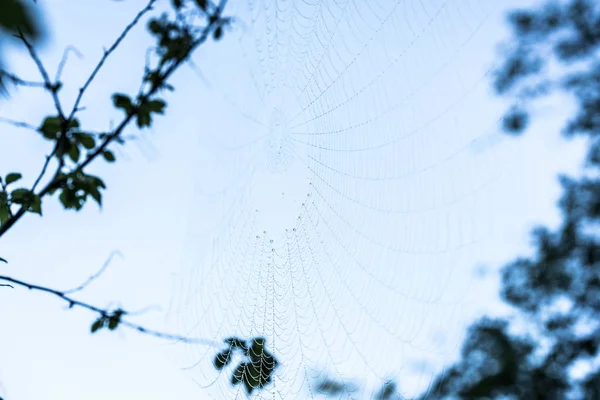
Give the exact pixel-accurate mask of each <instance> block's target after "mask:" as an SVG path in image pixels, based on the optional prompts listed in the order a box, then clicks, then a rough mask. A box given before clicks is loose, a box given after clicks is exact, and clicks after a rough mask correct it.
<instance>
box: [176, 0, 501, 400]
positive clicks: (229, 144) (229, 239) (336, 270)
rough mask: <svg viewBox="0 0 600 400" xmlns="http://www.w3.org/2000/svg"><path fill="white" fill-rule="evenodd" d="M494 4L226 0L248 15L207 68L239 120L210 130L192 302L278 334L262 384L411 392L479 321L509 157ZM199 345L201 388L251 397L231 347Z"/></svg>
mask: <svg viewBox="0 0 600 400" xmlns="http://www.w3.org/2000/svg"><path fill="white" fill-rule="evenodd" d="M488 3H491V2H481V1H476V0H465V1H460V2H448V1H441V0H432V1H406V0H405V1H400V0H399V1H393V0H376V1H371V0H370V1H360V0H339V1H333V0H332V1H329V0H312V1H309V0H254V1H251V0H247V1H246V0H240V1H236V2H231V3H230V6H231V8H230V9H229V12H230V14H232V15H235V16H236V17H238V18H239V20H240V21H241V22H240V21H238V25H237V26H238V27H239V26H241V28H240V29H238V30H236V31H234V32H232V33H230V34H228V35H226V38H225V39H224V41H222V42H220V43H219V44H218V45H217V46H216V47H215V49H214V54H213V53H211V54H210V57H207V58H209V59H210V61H211V62H210V63H207V64H208V65H205V66H203V69H202V73H203V75H204V76H205V77H206V79H207V80H208V81H209V82H210V83H211V85H212V86H213V87H214V89H215V93H218V96H215V98H214V99H211V102H212V103H213V104H212V105H211V107H212V109H211V110H209V112H210V113H214V115H220V116H223V117H222V118H218V121H217V122H214V123H213V125H210V123H207V124H208V125H204V126H203V128H202V131H203V132H202V135H204V136H203V137H204V139H201V141H202V143H201V145H200V150H199V157H198V165H197V171H198V172H197V173H198V180H197V188H198V189H197V199H196V201H195V203H196V204H197V210H198V211H197V212H196V214H193V215H191V216H190V223H191V224H192V225H194V226H197V227H198V232H195V233H193V234H190V236H189V243H187V245H188V248H189V249H188V250H189V251H188V257H189V262H188V263H187V265H188V267H189V271H188V274H187V275H186V280H185V287H184V288H183V291H182V294H181V297H182V301H181V304H180V307H179V308H180V309H181V311H182V313H183V314H184V315H185V317H183V318H182V320H183V321H184V325H185V327H186V329H187V332H189V333H190V334H194V335H195V336H203V337H212V338H215V339H217V340H221V339H223V338H225V337H229V336H238V337H240V338H252V337H259V336H260V337H264V338H266V340H267V347H268V348H269V349H270V350H271V351H272V352H273V354H274V355H275V356H276V357H277V359H278V360H279V362H280V366H279V367H278V368H277V369H276V371H275V374H274V378H273V383H271V384H270V385H268V386H267V387H265V388H264V389H263V390H260V391H256V394H255V396H257V397H258V398H267V399H291V398H316V397H319V396H320V395H319V392H318V390H317V385H316V382H317V381H318V380H319V379H322V378H324V377H326V376H328V377H333V378H335V379H336V380H342V381H343V380H348V379H360V380H361V385H358V386H357V387H354V388H351V387H350V386H348V387H347V389H348V390H350V391H351V392H352V393H351V394H350V396H351V397H352V398H357V399H362V398H371V397H373V395H374V393H375V391H374V389H373V388H375V387H377V386H380V385H381V384H382V383H383V382H385V381H387V380H388V379H389V378H396V379H397V381H398V383H399V386H398V393H397V394H398V395H401V396H405V397H410V396H413V395H416V394H417V393H420V392H421V391H422V390H425V389H426V388H427V385H428V384H429V382H430V381H431V379H432V377H433V376H434V375H435V374H436V373H439V372H440V369H439V368H438V367H436V368H433V369H428V368H416V367H415V360H421V361H423V360H428V362H431V363H433V364H435V363H436V361H435V360H438V359H440V357H443V356H444V354H446V352H448V351H449V350H448V346H449V347H452V345H454V346H455V345H457V343H453V344H450V345H448V344H446V347H443V346H442V345H441V344H440V343H439V340H438V339H439V338H438V339H436V337H437V336H439V335H440V333H446V334H449V332H448V331H449V330H450V327H452V326H456V325H457V324H458V325H460V323H461V322H460V321H461V320H460V318H461V317H463V316H464V315H466V311H465V312H463V311H464V310H463V309H464V307H465V302H464V301H463V300H464V298H465V295H466V294H467V293H468V292H469V290H470V285H471V275H470V272H471V270H470V268H471V267H472V265H468V264H467V263H470V262H472V255H473V254H474V253H476V246H477V244H478V243H479V242H480V241H481V240H483V239H485V237H486V235H488V233H489V232H490V229H491V226H492V223H493V221H492V219H493V218H492V217H493V213H492V210H491V209H490V207H491V204H493V202H492V201H491V200H492V199H491V197H493V186H494V184H495V182H496V181H497V180H498V179H499V177H500V176H501V175H502V174H503V172H504V166H506V165H507V164H508V163H509V161H508V157H509V156H510V155H507V154H503V153H502V152H500V151H496V149H495V148H494V147H492V148H486V147H485V145H483V146H482V145H481V144H482V143H484V144H485V141H486V140H487V138H489V137H490V135H494V134H496V133H497V126H498V118H499V113H498V112H496V111H490V110H489V109H486V108H483V107H481V108H480V107H479V106H480V105H481V102H482V101H483V100H482V99H484V100H485V98H486V96H487V95H488V93H487V92H488V90H489V89H488V87H489V76H488V72H489V70H486V69H485V68H482V67H481V64H477V65H475V66H473V60H474V59H477V52H478V51H479V50H480V49H481V48H483V47H484V46H489V45H490V43H489V42H486V43H482V42H481V40H479V39H481V38H482V37H485V32H484V31H485V26H486V23H487V20H488V16H489V15H490V13H491V12H492V10H491V7H492V6H491V5H490V4H488ZM478 40H479V41H478ZM219 96H220V97H219ZM205 111H206V110H205ZM207 137H208V139H207ZM482 148H483V150H482ZM436 335H437V336H436ZM189 356H190V360H192V362H191V363H190V367H189V370H190V371H191V373H192V376H193V378H194V379H195V380H196V382H197V383H198V385H200V386H201V387H202V388H204V389H203V393H209V395H210V396H211V397H213V398H219V399H221V398H243V397H245V393H244V388H243V385H237V386H232V385H231V384H230V376H231V370H230V369H227V368H226V369H224V370H222V371H217V370H215V368H214V367H213V358H214V356H215V349H199V348H196V347H193V348H190V349H189Z"/></svg>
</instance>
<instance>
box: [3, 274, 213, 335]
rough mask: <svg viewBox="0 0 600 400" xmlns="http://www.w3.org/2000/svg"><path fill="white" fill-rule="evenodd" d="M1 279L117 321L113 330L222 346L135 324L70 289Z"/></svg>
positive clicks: (100, 318)
mask: <svg viewBox="0 0 600 400" xmlns="http://www.w3.org/2000/svg"><path fill="white" fill-rule="evenodd" d="M96 275H97V274H96ZM96 275H95V276H96ZM0 281H4V282H10V283H12V284H13V285H15V286H21V287H25V288H27V289H29V290H35V291H39V292H43V293H47V294H51V295H53V296H55V297H58V298H59V299H61V300H63V301H65V302H66V303H68V305H69V308H73V307H80V308H83V309H86V310H89V311H91V312H93V313H96V314H97V315H98V316H99V320H106V321H108V322H110V321H116V325H115V327H114V328H110V326H109V328H110V329H111V330H113V329H115V328H116V327H117V326H120V325H122V326H125V327H127V328H129V329H132V330H134V331H137V332H139V333H142V334H145V335H149V336H154V337H156V338H160V339H166V340H172V341H175V342H180V343H188V344H200V345H205V346H211V347H219V346H221V343H220V342H217V341H214V340H211V339H204V338H194V337H189V336H184V335H178V334H173V333H167V332H161V331H157V330H154V329H150V328H146V327H144V326H142V325H138V324H135V323H133V322H130V321H127V320H125V319H123V318H122V316H124V315H127V314H129V313H128V312H127V311H125V310H122V309H115V310H110V309H104V308H100V307H97V306H94V305H92V304H89V303H86V302H83V301H81V300H77V299H74V298H73V297H70V296H68V295H67V294H66V293H68V292H69V291H60V290H56V289H52V288H49V287H45V286H41V285H36V284H33V283H28V282H24V281H21V280H18V279H15V278H11V277H9V276H2V275H0ZM88 282H89V280H88ZM0 286H10V287H13V286H12V285H10V284H0Z"/></svg>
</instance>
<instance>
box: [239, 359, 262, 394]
mask: <svg viewBox="0 0 600 400" xmlns="http://www.w3.org/2000/svg"><path fill="white" fill-rule="evenodd" d="M264 383H265V382H264V381H263V379H262V376H261V371H260V370H259V369H258V366H257V365H255V364H254V363H250V364H247V367H246V371H245V374H244V386H245V387H246V392H248V394H252V392H253V391H254V389H259V388H262V387H263V386H264Z"/></svg>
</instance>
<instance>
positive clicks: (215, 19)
mask: <svg viewBox="0 0 600 400" xmlns="http://www.w3.org/2000/svg"><path fill="white" fill-rule="evenodd" d="M153 3H154V1H151V2H150V3H149V4H153ZM226 4H227V0H221V1H220V2H219V5H218V6H217V7H216V9H215V12H214V13H213V14H212V16H211V17H210V18H209V21H210V22H209V24H208V25H207V26H206V27H205V28H204V31H203V32H202V34H201V35H200V37H199V38H198V39H196V40H195V41H194V42H193V43H192V44H191V46H190V48H189V49H188V50H187V52H186V53H185V54H184V55H183V57H181V58H180V59H178V60H177V61H176V62H174V63H173V64H171V65H170V66H169V67H168V68H167V69H166V71H165V72H164V73H163V74H162V76H161V78H160V80H158V81H155V82H154V83H153V84H152V86H151V87H150V89H149V90H148V92H147V93H146V94H145V95H143V96H141V97H140V102H142V101H145V100H147V99H149V98H150V97H152V96H153V95H154V94H155V93H156V92H157V91H158V90H159V89H160V88H161V84H162V83H164V82H166V81H167V80H168V79H169V77H170V76H171V75H172V74H173V72H175V70H177V68H179V67H180V66H181V64H183V63H184V62H186V61H187V60H188V58H189V57H190V54H191V53H192V52H193V51H194V50H195V49H196V48H197V47H198V46H199V45H201V44H202V43H204V42H205V41H206V40H207V39H208V37H209V35H210V34H211V32H212V31H213V29H214V28H215V26H217V25H218V24H219V23H220V18H221V13H222V12H223V9H224V7H225V5H226ZM32 50H33V49H31V50H30V52H32ZM33 54H35V53H33ZM32 57H33V55H32ZM35 59H38V60H39V58H37V57H35ZM40 65H41V63H40ZM42 68H43V66H42ZM97 69H99V68H98V67H97ZM46 75H47V74H46ZM80 92H81V91H80ZM53 96H54V97H55V98H57V96H56V93H55V92H53ZM78 98H79V99H81V96H78ZM57 99H58V98H57ZM76 109H77V107H76V106H75V107H74V108H73V110H75V111H76ZM75 111H72V113H73V112H75ZM135 115H136V113H135V111H131V112H128V113H127V114H126V115H125V117H124V118H123V120H122V121H121V122H120V123H119V124H118V125H117V127H116V128H115V130H114V131H113V133H111V134H110V135H108V136H107V137H106V138H105V139H104V141H103V142H102V144H101V145H100V146H99V147H98V148H96V150H94V151H93V152H91V153H89V154H88V155H87V157H86V158H85V160H84V161H83V162H82V163H81V164H78V165H77V166H76V167H75V168H74V169H73V170H72V171H71V172H70V174H75V173H78V172H81V171H82V170H83V169H84V168H85V167H87V166H88V165H89V164H90V163H91V162H92V161H94V160H95V159H96V158H97V157H98V156H99V155H101V154H102V153H104V151H105V150H106V148H107V147H108V145H109V144H111V143H112V142H113V141H114V140H115V139H116V138H118V137H119V136H120V135H121V133H122V132H123V130H124V129H125V128H126V127H127V125H128V124H129V123H130V122H131V120H132V119H133V117H134V116H135ZM61 168H62V165H59V168H58V170H57V171H56V172H55V174H54V177H53V178H52V179H51V180H50V182H48V184H46V186H45V187H44V188H43V189H42V190H41V191H40V192H39V193H38V196H39V197H40V198H42V197H44V196H45V195H46V194H48V193H49V192H50V191H51V190H52V189H54V188H55V185H56V184H57V182H56V176H58V173H59V172H61ZM26 212H27V207H21V208H20V209H19V210H18V211H17V212H16V213H15V215H14V216H13V217H11V218H9V219H8V220H7V221H5V222H4V224H2V225H0V237H1V236H2V235H4V233H6V232H7V231H8V230H9V229H10V228H11V227H12V226H13V225H14V224H15V223H16V222H17V221H18V220H19V219H21V217H23V215H25V213H26Z"/></svg>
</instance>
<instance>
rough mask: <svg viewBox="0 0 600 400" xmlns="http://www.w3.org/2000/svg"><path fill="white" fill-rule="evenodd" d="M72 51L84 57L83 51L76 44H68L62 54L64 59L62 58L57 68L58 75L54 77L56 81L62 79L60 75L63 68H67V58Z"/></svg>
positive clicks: (79, 56)
mask: <svg viewBox="0 0 600 400" xmlns="http://www.w3.org/2000/svg"><path fill="white" fill-rule="evenodd" d="M70 52H73V53H75V55H76V56H77V57H78V58H82V57H83V56H82V55H81V52H80V51H79V50H77V49H76V48H75V47H74V46H68V47H67V48H66V49H65V52H64V53H63V56H62V59H61V60H60V63H59V64H58V69H57V70H56V76H55V77H54V82H58V81H60V76H61V75H62V72H63V69H64V68H65V65H66V64H67V60H68V58H69V53H70Z"/></svg>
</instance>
